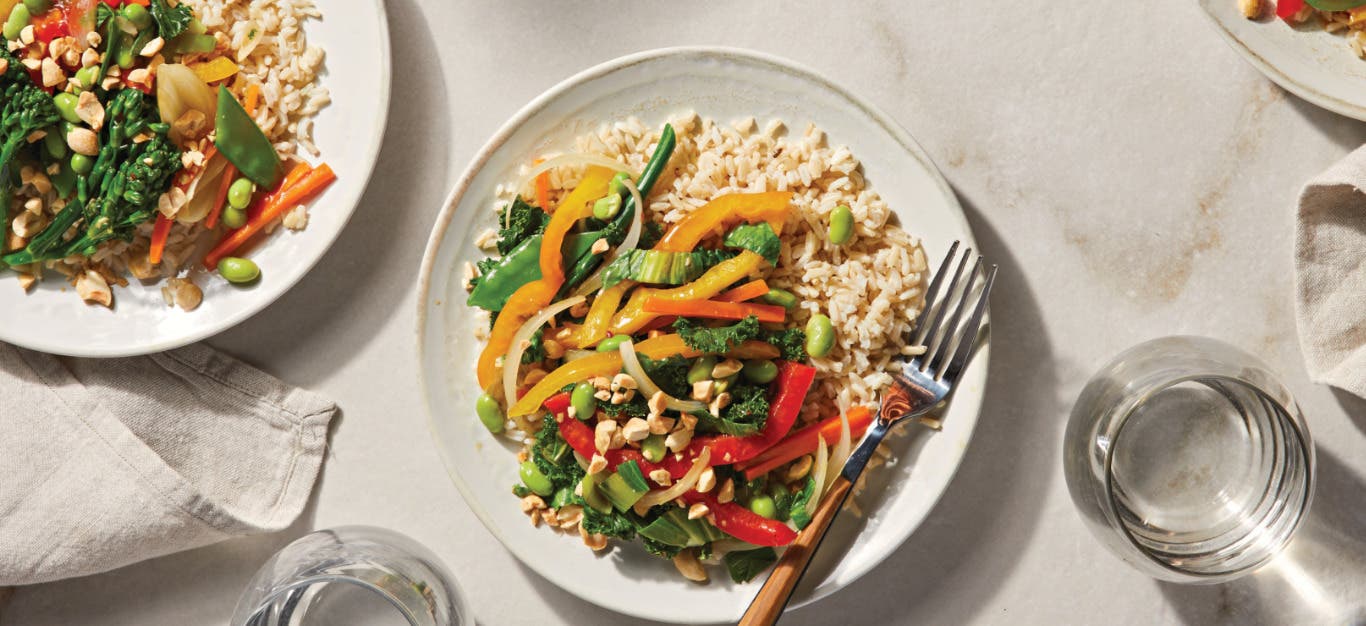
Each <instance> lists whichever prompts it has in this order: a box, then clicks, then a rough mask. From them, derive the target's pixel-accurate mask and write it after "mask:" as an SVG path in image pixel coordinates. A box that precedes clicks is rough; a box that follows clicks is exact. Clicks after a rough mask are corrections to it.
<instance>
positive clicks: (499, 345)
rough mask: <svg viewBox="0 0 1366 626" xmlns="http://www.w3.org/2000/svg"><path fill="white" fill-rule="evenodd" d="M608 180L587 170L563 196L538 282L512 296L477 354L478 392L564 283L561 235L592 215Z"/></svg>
mask: <svg viewBox="0 0 1366 626" xmlns="http://www.w3.org/2000/svg"><path fill="white" fill-rule="evenodd" d="M611 180H612V171H611V170H608V169H607V168H605V167H596V166H593V167H589V168H588V172H587V173H586V174H584V177H583V180H582V181H581V182H579V185H578V186H577V187H575V188H574V190H573V191H571V192H569V194H568V195H566V196H565V198H564V201H563V202H561V203H560V206H559V208H557V209H555V213H554V215H552V216H551V217H550V223H549V224H546V227H545V234H544V235H542V239H541V258H540V265H541V278H540V280H533V281H531V282H529V283H527V284H525V285H522V286H521V287H520V288H518V289H517V291H514V292H512V295H511V296H509V297H508V301H507V304H505V305H503V310H502V312H500V313H499V314H498V319H497V320H495V321H494V323H493V332H491V333H489V342H488V343H487V344H486V345H485V346H484V351H483V352H481V353H479V363H478V365H477V366H476V368H475V373H476V374H477V376H478V378H479V387H480V388H481V389H488V388H489V387H490V386H491V385H493V384H494V383H496V382H498V380H499V375H498V357H501V356H505V355H506V354H507V352H508V348H510V347H511V346H512V338H513V337H514V336H516V334H517V329H519V328H521V327H522V324H525V323H526V321H527V320H529V319H531V316H533V315H535V314H536V313H538V312H539V311H540V310H541V309H543V308H545V307H546V305H549V304H550V301H551V300H552V299H554V297H555V292H557V291H559V290H560V285H561V284H563V283H564V255H563V254H562V253H561V251H560V246H561V245H562V244H563V243H564V237H565V234H566V233H568V232H569V229H570V228H573V227H574V224H575V223H576V222H578V221H579V220H581V219H583V218H585V217H587V216H589V215H592V214H593V201H594V200H596V199H598V198H601V197H602V196H603V194H605V193H607V183H608V182H610V181H611Z"/></svg>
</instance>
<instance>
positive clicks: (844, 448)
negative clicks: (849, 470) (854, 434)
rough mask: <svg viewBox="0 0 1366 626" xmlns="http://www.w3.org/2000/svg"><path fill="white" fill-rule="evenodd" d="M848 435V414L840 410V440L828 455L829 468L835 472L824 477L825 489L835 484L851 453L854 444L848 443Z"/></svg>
mask: <svg viewBox="0 0 1366 626" xmlns="http://www.w3.org/2000/svg"><path fill="white" fill-rule="evenodd" d="M850 439H851V437H850V435H849V414H848V413H846V412H845V411H844V410H843V409H841V410H840V440H839V441H838V442H836V443H835V447H834V449H833V450H832V451H831V453H830V467H834V468H836V469H835V472H834V473H832V474H830V475H829V476H826V477H825V488H826V489H829V488H830V485H833V484H834V483H835V478H837V477H838V476H839V475H840V473H842V472H843V471H844V462H845V461H848V460H849V453H850V452H852V451H853V447H854V443H853V442H852V441H850Z"/></svg>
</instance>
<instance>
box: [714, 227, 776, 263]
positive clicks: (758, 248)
mask: <svg viewBox="0 0 1366 626" xmlns="http://www.w3.org/2000/svg"><path fill="white" fill-rule="evenodd" d="M721 245H724V246H726V247H727V248H740V249H743V250H749V251H750V252H753V253H755V254H757V255H759V256H761V257H764V259H765V260H767V261H768V262H769V264H771V265H777V264H778V254H779V252H781V251H782V247H783V243H782V240H780V239H778V233H775V232H773V227H772V226H769V225H768V222H759V223H758V224H739V225H737V226H736V227H735V228H732V229H731V230H730V232H729V233H726V238H725V239H723V240H721Z"/></svg>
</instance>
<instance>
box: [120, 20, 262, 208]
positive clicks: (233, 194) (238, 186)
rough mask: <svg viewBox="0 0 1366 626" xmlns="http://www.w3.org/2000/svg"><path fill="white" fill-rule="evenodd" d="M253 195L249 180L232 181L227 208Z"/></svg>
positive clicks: (240, 204) (239, 205) (245, 202)
mask: <svg viewBox="0 0 1366 626" xmlns="http://www.w3.org/2000/svg"><path fill="white" fill-rule="evenodd" d="M128 6H133V7H135V6H137V5H136V4H130V5H128ZM254 193H256V186H255V185H253V184H251V179H248V178H239V179H237V180H234V181H232V185H230V186H228V206H231V207H232V208H234V209H245V208H247V205H248V204H251V195H252V194H254Z"/></svg>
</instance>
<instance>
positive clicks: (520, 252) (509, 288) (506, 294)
mask: <svg viewBox="0 0 1366 626" xmlns="http://www.w3.org/2000/svg"><path fill="white" fill-rule="evenodd" d="M541 239H542V238H541V236H540V235H532V236H530V237H527V238H526V240H525V241H523V242H522V243H520V244H517V247H515V248H513V249H512V250H509V251H508V253H507V254H506V255H504V256H503V258H501V259H499V260H498V263H497V264H495V265H494V266H493V267H492V268H490V269H489V271H488V272H486V273H485V274H484V276H483V277H482V278H480V279H479V283H478V284H477V285H475V286H474V290H473V291H471V292H470V299H469V305H470V306H477V307H480V308H482V309H486V310H489V311H501V310H503V305H504V304H507V301H508V298H510V297H512V293H513V292H514V291H517V290H518V289H520V288H521V286H522V285H525V284H527V283H529V282H531V281H533V280H539V279H540V278H541V265H540V261H541ZM599 239H602V231H591V232H586V233H578V234H576V235H570V236H568V237H565V238H564V256H565V259H567V260H569V261H574V260H577V259H579V258H580V257H584V256H597V255H592V254H589V250H590V249H592V247H593V242H595V241H597V240H599Z"/></svg>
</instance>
